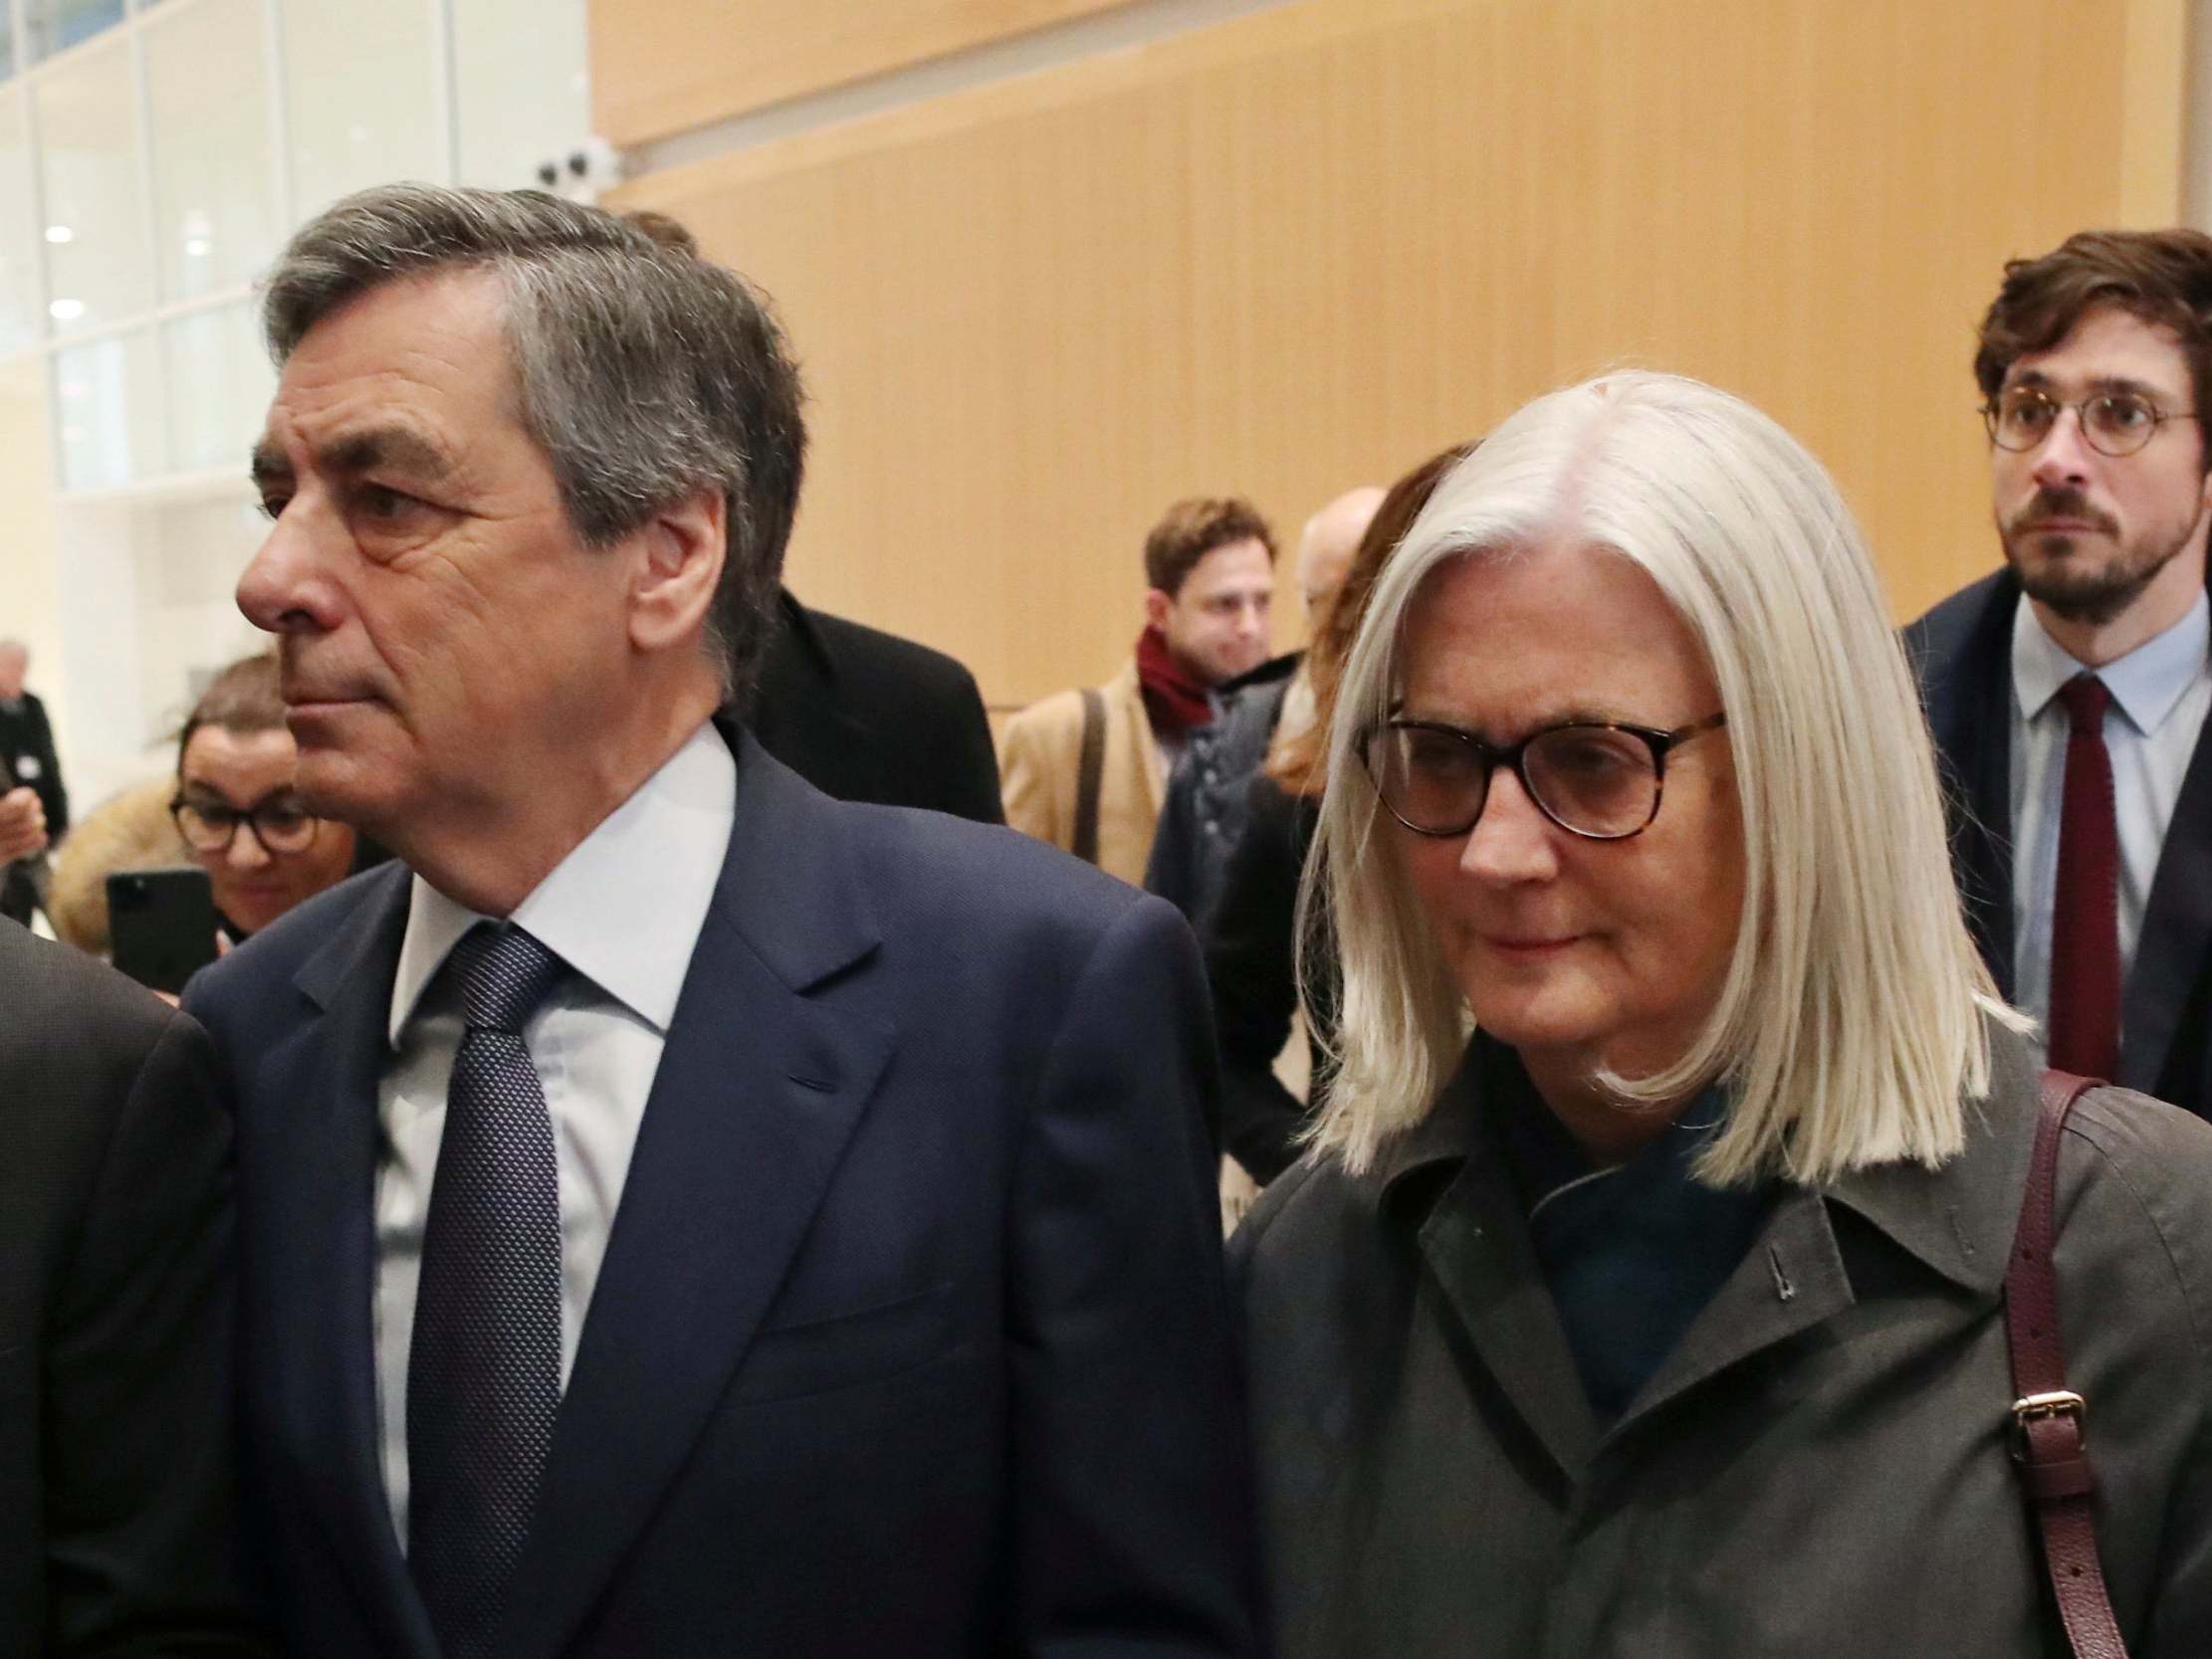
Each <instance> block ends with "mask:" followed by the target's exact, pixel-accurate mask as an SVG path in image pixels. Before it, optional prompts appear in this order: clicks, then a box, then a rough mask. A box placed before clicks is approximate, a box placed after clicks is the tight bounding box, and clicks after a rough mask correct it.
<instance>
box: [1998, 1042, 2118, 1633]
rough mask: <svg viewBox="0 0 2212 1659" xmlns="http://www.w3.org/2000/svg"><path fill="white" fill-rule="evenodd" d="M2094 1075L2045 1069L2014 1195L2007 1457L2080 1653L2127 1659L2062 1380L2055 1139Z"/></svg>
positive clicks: (2079, 1402) (2074, 1406)
mask: <svg viewBox="0 0 2212 1659" xmlns="http://www.w3.org/2000/svg"><path fill="white" fill-rule="evenodd" d="M2095 1087H2097V1084H2096V1083H2095V1081H2094V1080H2092V1079H2089V1078H2082V1077H2075V1076H2073V1075H2071V1074H2069V1073H2066V1072H2045V1073H2044V1074H2043V1110H2042V1112H2041V1113H2040V1114H2039V1115H2038V1117H2037V1120H2036V1145H2035V1155H2034V1157H2033V1159H2032V1160H2031V1161H2030V1163H2029V1166H2028V1190H2027V1192H2026V1193H2025V1194H2024V1195H2023V1196H2022V1198H2021V1200H2020V1227H2019V1230H2018V1231H2017V1232H2016V1233H2015V1234H2014V1235H2013V1245H2012V1260H2011V1262H2010V1263H2009V1264H2008V1265H2007V1266H2006V1269H2005V1340H2006V1343H2007V1345H2008V1346H2009V1347H2010V1348H2011V1349H2012V1386H2013V1392H2014V1394H2015V1396H2016V1397H2015V1399H2014V1400H2013V1405H2012V1415H2013V1422H2014V1426H2015V1429H2016V1431H2017V1434H2018V1438H2017V1440H2016V1441H2015V1442H2014V1448H2013V1458H2014V1461H2015V1462H2016V1463H2018V1465H2019V1467H2020V1478H2021V1481H2022V1483H2023V1484H2024V1485H2025V1486H2026V1488H2027V1492H2028V1506H2029V1508H2030V1510H2031V1511H2032V1512H2033V1513H2034V1515H2035V1520H2036V1530H2037V1531H2038V1532H2039V1533H2040V1534H2041V1535H2042V1539H2043V1565H2044V1570H2045V1571H2046V1572H2047V1573H2048V1574H2049V1575H2050V1580H2051V1591H2052V1594H2053V1595H2054V1596H2055V1597H2056V1599H2057V1601H2058V1605H2059V1618H2060V1620H2061V1622H2062V1623H2064V1624H2065V1626H2066V1635H2067V1642H2068V1645H2069V1648H2070V1650H2071V1651H2072V1652H2073V1653H2074V1655H2075V1656H2076V1659H2126V1656H2127V1644H2126V1643H2125V1642H2124V1641H2122V1640H2121V1639H2120V1633H2119V1625H2118V1623H2117V1621H2115V1620H2114V1619H2113V1617H2112V1603H2111V1599H2110V1597H2109V1596H2108V1595H2107V1594H2106V1593H2105V1589H2104V1567H2103V1564H2102V1563H2101V1561H2100V1560H2099V1559H2098V1555H2097V1520H2096V1516H2095V1515H2094V1513H2093V1512H2092V1510H2091V1508H2090V1494H2091V1492H2092V1491H2093V1490H2094V1488H2095V1486H2096V1482H2095V1480H2094V1479H2093V1477H2092V1475H2091V1471H2090V1457H2089V1450H2088V1447H2087V1445H2086V1444H2085V1442H2084V1439H2083V1426H2084V1422H2083V1419H2084V1417H2085V1415H2086V1411H2087V1402H2086V1401H2084V1400H2083V1398H2082V1396H2081V1395H2080V1394H2078V1393H2076V1392H2074V1390H2072V1389H2070V1388H2069V1387H2068V1386H2067V1385H2066V1345H2065V1343H2064V1341H2063V1340H2062V1339H2061V1337H2060V1334H2059V1279H2058V1272H2057V1269H2056V1267H2055V1266H2054V1264H2053V1261H2052V1249H2053V1247H2054V1246H2055V1245H2056V1244H2057V1243H2058V1221H2057V1214H2056V1209H2055V1206H2056V1203H2057V1199H2058V1185H2059V1138H2060V1135H2061V1133H2062V1132H2063V1131H2064V1130H2065V1128H2066V1117H2067V1114H2068V1113H2069V1112H2072V1111H2073V1110H2074V1103H2075V1102H2076V1101H2077V1100H2079V1099H2080V1098H2081V1096H2082V1094H2083V1092H2084V1091H2085V1090H2088V1089H2093V1088H2095Z"/></svg>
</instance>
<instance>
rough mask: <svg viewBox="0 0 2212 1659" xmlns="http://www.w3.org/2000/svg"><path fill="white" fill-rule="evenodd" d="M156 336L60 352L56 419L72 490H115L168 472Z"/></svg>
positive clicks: (137, 335)
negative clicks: (157, 380) (156, 368)
mask: <svg viewBox="0 0 2212 1659" xmlns="http://www.w3.org/2000/svg"><path fill="white" fill-rule="evenodd" d="M154 372H155V371H154V357H153V336H152V334H150V333H147V332H144V331H137V332H132V333H128V334H111V335H109V336H108V337H107V338H106V339H97V340H88V341H86V342H85V343H84V344H82V345H68V346H64V347H63V348H62V349H61V350H59V351H57V352H55V353H54V420H55V427H56V438H57V439H58V442H57V444H56V449H57V452H58V453H59V454H60V456H61V458H62V488H63V489H65V490H111V489H114V488H116V487H117V486H120V485H125V484H135V483H137V482H138V481H139V480H141V479H147V478H153V477H155V476H157V475H158V474H160V473H161V472H162V471H163V465H162V455H161V404H160V400H159V397H158V395H157V393H156V392H155V390H154Z"/></svg>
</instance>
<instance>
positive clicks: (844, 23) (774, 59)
mask: <svg viewBox="0 0 2212 1659" xmlns="http://www.w3.org/2000/svg"><path fill="white" fill-rule="evenodd" d="M1125 3H1126V0H590V27H591V116H592V130H593V131H595V132H597V133H599V134H600V135H601V136H603V137H606V138H609V139H611V140H613V142H615V143H616V144H624V145H626V144H643V143H649V142H651V141H652V140H654V139H656V138H666V137H668V136H670V135H671V134H674V133H678V132H688V131H690V130H691V129H692V128H694V127H700V126H706V125H709V124H711V123H712V122H715V121H719V120H723V119H726V118H727V117H729V116H732V115H740V114H744V113H746V112H747V111H749V110H753V109H759V108H763V107H765V106H767V105H769V104H779V103H782V102H783V101H784V100H786V99H793V98H801V97H804V96H805V95H806V94H808V93H816V92H820V91H822V90H823V89H824V88H827V87H841V86H845V85H847V84H849V83H851V82H854V81H861V80H865V79H866V78H867V77H869V76H872V75H882V74H885V73H887V72H889V71H891V70H897V69H905V68H907V67H909V66H910V65H913V64H919V63H924V62H927V61H928V60H929V59H932V58H940V57H943V56H945V55H946V54H947V53H951V52H959V51H962V50H965V49H966V48H969V47H974V46H983V45H987V44H989V43H990V42H993V41H998V40H1005V39H1009V38H1011V37H1012V36H1015V35H1022V34H1027V33H1028V32H1029V31H1031V30H1033V29H1041V28H1043V27H1044V26H1045V25H1046V24H1050V23H1062V22H1065V21H1066V20H1067V19H1069V18H1072V17H1081V16H1084V15H1086V14H1087V13H1091V12H1102V11H1108V10H1110V9H1112V8H1113V7H1115V6H1117V5H1122V4H1125Z"/></svg>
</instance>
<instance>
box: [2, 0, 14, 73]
mask: <svg viewBox="0 0 2212 1659" xmlns="http://www.w3.org/2000/svg"><path fill="white" fill-rule="evenodd" d="M14 73H15V11H14V9H13V8H12V7H9V6H0V76H9V75H13V74H14Z"/></svg>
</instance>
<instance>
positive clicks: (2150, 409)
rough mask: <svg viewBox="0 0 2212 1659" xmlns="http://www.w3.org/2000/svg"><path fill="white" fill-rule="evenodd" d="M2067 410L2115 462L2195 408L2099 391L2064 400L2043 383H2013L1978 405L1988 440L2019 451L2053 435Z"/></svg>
mask: <svg viewBox="0 0 2212 1659" xmlns="http://www.w3.org/2000/svg"><path fill="white" fill-rule="evenodd" d="M2068 409H2071V410H2073V411H2074V414H2075V418H2076V419H2078V420H2080V421H2081V423H2082V437H2083V439H2084V440H2085V441H2086V442H2087V443H2088V444H2089V446H2090V448H2091V449H2093V450H2095V451H2097V453H2098V454H2100V455H2108V456H2111V457H2112V458H2113V459H2114V460H2119V459H2121V458H2123V457H2125V456H2130V455H2133V454H2135V453H2136V452H2137V451H2138V450H2140V449H2142V448H2143V446H2144V445H2146V444H2148V443H2149V442H2150V440H2151V439H2153V438H2155V437H2156V436H2157V435H2158V429H2159V427H2161V426H2163V425H2164V424H2165V423H2166V422H2167V421H2180V420H2189V419H2192V418H2194V416H2195V415H2196V411H2195V410H2194V409H2161V408H2159V407H2158V406H2157V405H2156V404H2155V403H2153V402H2151V401H2150V399H2149V398H2147V397H2145V396H2143V395H2142V394H2141V393H2140V392H2098V393H2096V394H2095V395H2093V396H2090V397H2085V398H2081V399H2079V400H2077V401H2076V402H2073V403H2064V402H2061V401H2060V400H2059V399H2058V398H2055V397H2053V396H2051V394H2050V393H2048V392H2046V391H2044V390H2043V389H2042V388H2041V387H2038V386H2014V387H2011V388H2010V389H2008V390H2006V391H2002V392H1999V393H1998V394H1997V395H1996V396H1995V397H1993V398H1991V399H1990V400H1989V401H1988V402H1987V403H1985V404H1983V405H1982V424H1983V425H1984V426H1986V427H1988V428H1989V441H1990V442H1991V443H1993V444H1995V445H1996V446H1997V447H1998V448H1999V449H2001V450H2010V451H2011V452H2012V453H2013V454H2015V455H2023V454H2025V453H2026V452H2027V451H2029V450H2032V449H2034V448H2035V447H2036V446H2037V445H2038V444H2040V443H2042V442H2043V441H2044V440H2045V439H2046V438H2048V437H2050V436H2051V432H2052V429H2053V428H2054V427H2056V426H2057V425H2058V424H2059V416H2060V415H2061V414H2062V413H2063V412H2064V411H2066V410H2068Z"/></svg>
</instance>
